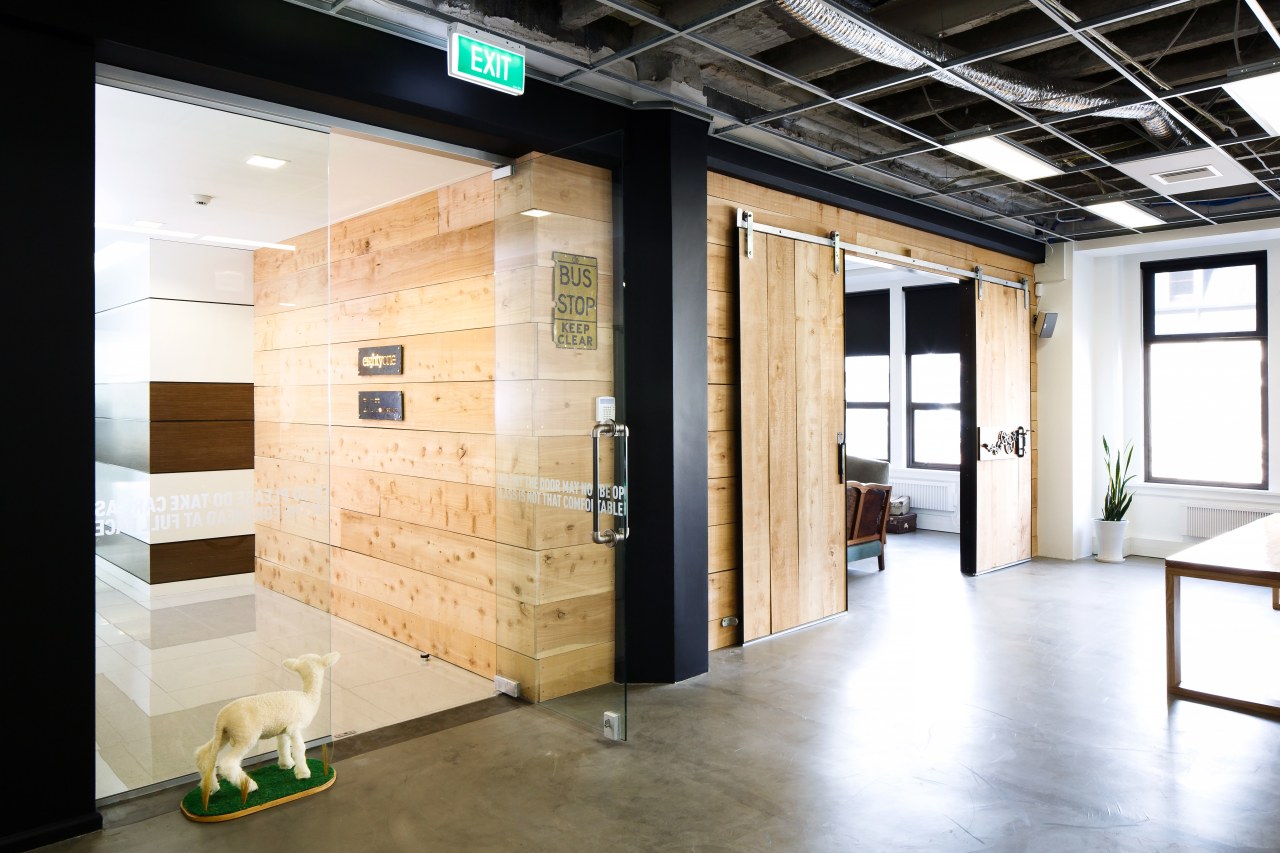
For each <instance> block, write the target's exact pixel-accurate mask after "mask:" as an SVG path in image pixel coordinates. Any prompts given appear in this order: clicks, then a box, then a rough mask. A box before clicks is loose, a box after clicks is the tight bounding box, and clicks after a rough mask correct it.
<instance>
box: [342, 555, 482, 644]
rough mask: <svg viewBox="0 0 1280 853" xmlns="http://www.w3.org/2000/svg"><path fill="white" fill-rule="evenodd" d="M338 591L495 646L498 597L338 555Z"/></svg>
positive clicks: (359, 557) (398, 567) (380, 563)
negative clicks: (495, 614) (347, 592)
mask: <svg viewBox="0 0 1280 853" xmlns="http://www.w3.org/2000/svg"><path fill="white" fill-rule="evenodd" d="M332 582H333V585H334V586H337V587H342V588H344V589H348V590H350V591H352V592H355V593H359V594H360V595H363V596H366V597H368V598H372V599H374V600H376V601H381V602H383V603H384V604H390V605H391V606H393V607H396V608H398V609H399V610H403V611H405V612H408V613H415V614H417V615H418V616H423V617H425V618H427V619H430V620H431V621H433V622H439V623H441V624H445V625H449V626H451V627H453V628H456V629H457V630H459V631H462V632H463V633H467V634H472V635H474V636H476V637H478V638H480V639H481V640H487V641H489V642H494V641H495V636H496V630H497V628H496V625H495V622H494V612H495V610H494V608H495V606H496V603H495V600H496V599H495V595H494V593H493V591H492V590H481V589H476V588H474V587H470V586H467V585H465V584H460V583H456V582H454V581H450V580H446V579H445V578H441V577H437V576H436V575H432V574H427V573H425V572H419V571H415V570H414V569H411V568H408V567H407V566H401V565H398V564H396V563H391V562H387V561H386V560H378V559H375V558H373V557H368V556H365V555H363V554H357V553H355V552H353V551H347V550H344V549H340V548H339V549H334V553H333V579H332Z"/></svg>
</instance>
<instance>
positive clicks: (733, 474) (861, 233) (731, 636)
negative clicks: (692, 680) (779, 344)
mask: <svg viewBox="0 0 1280 853" xmlns="http://www.w3.org/2000/svg"><path fill="white" fill-rule="evenodd" d="M738 208H744V209H746V210H750V211H752V212H753V213H754V214H755V217H756V221H757V222H759V223H761V224H763V225H773V226H777V227H781V228H788V229H791V230H794V231H802V232H806V233H809V234H815V235H820V236H827V235H828V234H830V232H832V231H839V232H840V235H841V239H842V240H843V241H844V242H846V243H855V244H858V245H863V246H868V247H872V248H876V249H880V250H882V251H886V252H892V253H894V254H899V255H908V256H910V257H913V258H917V259H920V260H926V261H932V262H935V263H942V264H948V265H952V266H958V267H968V268H971V267H973V266H975V265H981V266H982V267H983V268H984V269H986V270H988V271H989V272H990V274H992V275H995V276H999V277H1001V278H1009V279H1019V278H1022V277H1024V276H1025V277H1026V278H1028V279H1030V278H1031V276H1032V274H1033V264H1032V263H1031V262H1029V261H1023V260H1019V259H1017V258H1013V257H1010V256H1008V255H1004V254H1001V253H999V252H994V251H990V250H987V249H982V248H979V247H976V246H971V245H969V244H967V243H963V242H961V241H959V240H953V239H950V238H947V237H941V236H938V235H935V234H930V233H928V232H925V231H920V230H918V229H915V228H910V227H908V226H905V225H898V224H895V223H892V222H886V221H884V220H882V219H877V218H875V217H873V216H869V215H866V214H859V213H854V212H852V211H848V210H844V209H841V208H837V207H834V206H832V205H828V204H823V203H821V202H817V201H812V200H810V199H805V198H800V197H797V196H793V195H790V194H787V193H782V192H778V191H776V190H771V189H768V188H765V187H761V186H758V185H756V184H752V183H749V182H747V181H742V180H739V179H737V178H731V177H727V176H725V175H720V174H716V173H708V175H707V382H708V386H709V387H708V392H709V393H708V435H707V452H708V461H709V470H708V484H707V488H708V497H709V502H708V503H709V507H708V508H709V518H708V524H709V526H708V531H707V541H708V546H709V547H708V565H707V570H708V584H707V590H708V597H709V603H710V611H709V614H708V616H709V619H710V622H709V623H708V644H709V647H710V648H711V649H713V650H714V649H718V648H723V647H725V646H729V645H734V644H736V643H740V642H742V631H741V626H740V625H737V626H730V627H722V626H721V624H720V622H721V620H722V619H723V618H725V617H728V616H733V617H737V618H738V619H739V621H741V619H742V617H743V613H742V604H741V602H742V596H743V590H742V571H741V566H742V557H741V555H742V540H743V535H742V526H743V523H742V512H743V508H742V507H741V506H740V505H739V502H738V498H737V495H738V476H739V471H738V437H739V433H738V412H737V410H738V395H739V393H740V389H739V385H738V364H737V361H738V359H737V347H738V342H737V334H738V332H737V315H738V306H737V252H738V228H737V227H736V224H735V223H736V218H737V209H738ZM1035 310H1036V305H1035V301H1034V297H1033V301H1032V305H1031V312H1032V313H1033V314H1034V313H1035ZM1027 334H1028V335H1030V334H1031V331H1030V329H1028V330H1027ZM1031 359H1032V365H1031V387H1032V395H1031V407H1032V408H1031V418H1032V424H1031V426H1032V435H1031V448H1032V514H1031V515H1032V520H1033V525H1034V519H1035V500H1036V491H1035V476H1036V474H1035V471H1036V461H1037V459H1036V430H1035V427H1036V395H1035V387H1036V368H1035V363H1034V360H1035V347H1034V346H1032V347H1031ZM1035 549H1036V538H1035V528H1034V526H1033V527H1032V553H1033V554H1034V553H1035Z"/></svg>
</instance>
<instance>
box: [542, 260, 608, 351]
mask: <svg viewBox="0 0 1280 853" xmlns="http://www.w3.org/2000/svg"><path fill="white" fill-rule="evenodd" d="M551 260H552V262H553V269H552V276H553V277H552V280H551V300H552V313H551V336H552V338H553V339H554V340H555V343H556V347H557V348H558V349H597V347H598V342H599V335H598V333H597V323H596V310H597V309H598V308H599V306H600V268H599V265H598V264H597V262H596V259H595V258H589V257H587V256H586V255H571V254H568V253H566V252H552V253H551Z"/></svg>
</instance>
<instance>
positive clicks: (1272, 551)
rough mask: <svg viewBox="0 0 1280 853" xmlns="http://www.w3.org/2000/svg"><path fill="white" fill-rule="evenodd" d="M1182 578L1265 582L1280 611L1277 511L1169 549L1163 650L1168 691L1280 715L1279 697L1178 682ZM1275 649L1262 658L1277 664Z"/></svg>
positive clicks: (1256, 711)
mask: <svg viewBox="0 0 1280 853" xmlns="http://www.w3.org/2000/svg"><path fill="white" fill-rule="evenodd" d="M1183 578H1204V579H1205V580H1213V581H1224V582H1226V583H1243V584H1249V585H1251V586H1269V587H1271V589H1272V592H1271V606H1272V608H1274V609H1276V610H1280V514H1276V515H1268V516H1267V517H1265V518H1260V519H1258V520H1257V521H1252V522H1250V523H1248V524H1246V525H1244V526H1243V527H1237V528H1236V529H1235V530H1232V531H1229V532H1227V533H1223V534H1222V535H1220V536H1215V537H1213V538H1212V539H1206V540H1205V541H1204V542H1201V543H1199V544H1197V545H1192V546H1191V547H1190V548H1186V549H1184V550H1182V551H1179V552H1178V553H1176V554H1171V555H1170V556H1168V557H1166V558H1165V561H1164V590H1165V652H1166V657H1167V668H1168V676H1169V695H1171V696H1180V697H1182V698H1184V699H1195V700H1197V701H1200V702H1208V703H1211V704H1214V705H1224V706H1227V707H1230V708H1240V709H1243V710H1246V711H1251V712H1253V713H1256V714H1267V715H1271V716H1278V717H1280V697H1271V698H1261V697H1251V698H1245V697H1240V696H1225V695H1222V694H1219V693H1211V692H1208V691H1207V690H1198V689H1196V688H1195V687H1187V686H1185V685H1184V684H1183V683H1182V625H1181V620H1182V615H1181V612H1180V611H1181V600H1180V599H1181V585H1182V579H1183ZM1278 652H1280V650H1276V649H1271V650H1270V651H1269V652H1266V651H1264V652H1263V654H1262V659H1263V660H1264V661H1268V662H1269V663H1270V665H1271V666H1277V665H1280V664H1277V660H1278V659H1280V654H1278Z"/></svg>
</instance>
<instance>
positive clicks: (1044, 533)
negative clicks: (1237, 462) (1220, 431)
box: [1036, 219, 1280, 559]
mask: <svg viewBox="0 0 1280 853" xmlns="http://www.w3.org/2000/svg"><path fill="white" fill-rule="evenodd" d="M1257 250H1265V251H1267V253H1268V264H1267V266H1268V282H1267V294H1268V307H1269V311H1268V335H1269V337H1270V340H1271V342H1272V345H1271V346H1270V347H1269V348H1268V375H1269V377H1270V383H1269V385H1270V388H1271V389H1272V390H1271V399H1270V401H1269V409H1268V423H1269V428H1270V431H1271V435H1270V436H1269V437H1268V444H1269V446H1270V447H1271V448H1273V450H1272V453H1271V458H1270V471H1269V482H1270V484H1271V486H1272V488H1271V489H1269V490H1267V491H1259V490H1255V489H1225V488H1208V487H1198V486H1175V485H1165V484H1147V483H1145V482H1142V480H1143V479H1144V476H1145V471H1143V470H1142V462H1143V458H1144V447H1143V433H1144V423H1143V418H1144V412H1143V405H1144V403H1143V400H1144V394H1143V347H1142V322H1141V308H1142V279H1141V272H1140V265H1141V264H1142V263H1143V262H1146V261H1153V260H1164V259H1170V258H1181V257H1196V256H1201V255H1212V254H1223V253H1228V252H1245V251H1257ZM1036 280H1037V281H1038V282H1041V283H1042V293H1043V295H1042V298H1041V310H1042V311H1057V312H1058V313H1059V317H1058V327H1057V330H1056V331H1055V334H1054V336H1053V337H1052V338H1049V339H1047V340H1041V341H1039V343H1038V345H1037V346H1038V350H1037V355H1038V360H1039V367H1038V369H1039V384H1038V401H1037V402H1038V411H1039V425H1040V432H1039V435H1038V436H1037V438H1038V439H1039V441H1038V444H1037V447H1038V451H1039V452H1038V459H1039V469H1038V470H1039V473H1038V477H1039V510H1038V517H1037V520H1038V525H1039V540H1040V553H1041V555H1043V556H1047V557H1059V558H1064V559H1075V558H1079V557H1084V556H1088V555H1090V554H1092V553H1094V550H1093V547H1094V543H1093V534H1092V519H1093V518H1095V517H1097V516H1098V515H1099V514H1100V512H1101V507H1102V496H1103V493H1104V491H1105V479H1106V476H1105V471H1104V469H1103V455H1102V436H1103V435H1106V436H1107V438H1108V440H1109V441H1111V442H1112V443H1113V444H1114V443H1117V442H1123V441H1126V440H1132V441H1133V443H1134V454H1133V460H1134V465H1135V468H1136V473H1137V475H1138V476H1137V478H1136V479H1135V483H1137V486H1136V488H1135V490H1134V500H1133V506H1132V508H1131V509H1130V511H1129V514H1128V515H1127V516H1126V517H1127V518H1128V519H1129V529H1128V536H1127V542H1126V553H1131V554H1141V555H1144V556H1151V557H1165V556H1168V555H1169V554H1171V553H1173V552H1175V551H1177V550H1180V549H1181V548H1183V547H1185V546H1186V545H1187V544H1189V543H1192V542H1195V541H1198V540H1195V539H1192V538H1190V537H1188V536H1186V535H1185V534H1184V533H1183V529H1184V528H1183V525H1184V518H1185V515H1186V507H1188V506H1193V505H1194V506H1209V507H1220V508H1224V509H1252V510H1261V511H1268V512H1280V489H1278V488H1277V487H1278V486H1280V458H1278V457H1280V452H1278V451H1277V450H1276V448H1280V391H1277V390H1276V389H1280V351H1278V350H1280V346H1278V344H1280V220H1276V219H1269V220H1262V221H1258V222H1253V223H1240V224H1236V225H1229V226H1212V227H1208V228H1199V229H1195V230H1194V231H1171V232H1164V233H1159V234H1149V235H1133V236H1131V237H1123V238H1110V239H1107V240H1096V241H1088V242H1080V243H1075V244H1070V245H1068V244H1061V245H1055V246H1053V247H1051V251H1050V252H1049V255H1048V257H1047V258H1046V262H1045V263H1044V264H1042V265H1040V266H1038V267H1037V269H1036ZM1207 452H1211V451H1207Z"/></svg>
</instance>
